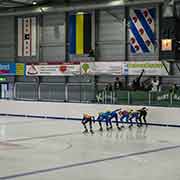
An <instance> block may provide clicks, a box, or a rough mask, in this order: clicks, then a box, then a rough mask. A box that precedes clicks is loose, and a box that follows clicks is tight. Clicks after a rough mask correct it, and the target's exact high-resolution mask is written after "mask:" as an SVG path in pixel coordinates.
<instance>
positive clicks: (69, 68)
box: [26, 64, 80, 76]
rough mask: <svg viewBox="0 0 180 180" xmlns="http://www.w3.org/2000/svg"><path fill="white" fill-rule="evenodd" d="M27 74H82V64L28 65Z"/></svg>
mask: <svg viewBox="0 0 180 180" xmlns="http://www.w3.org/2000/svg"><path fill="white" fill-rule="evenodd" d="M26 75H27V76H74V75H80V64H60V65H47V64H46V65H41V64H40V65H34V64H31V65H27V66H26Z"/></svg>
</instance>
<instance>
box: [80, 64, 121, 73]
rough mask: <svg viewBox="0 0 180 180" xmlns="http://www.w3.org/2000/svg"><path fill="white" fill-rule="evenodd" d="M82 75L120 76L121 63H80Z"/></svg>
mask: <svg viewBox="0 0 180 180" xmlns="http://www.w3.org/2000/svg"><path fill="white" fill-rule="evenodd" d="M81 74H82V75H86V74H87V75H103V74H104V75H122V62H86V63H81Z"/></svg>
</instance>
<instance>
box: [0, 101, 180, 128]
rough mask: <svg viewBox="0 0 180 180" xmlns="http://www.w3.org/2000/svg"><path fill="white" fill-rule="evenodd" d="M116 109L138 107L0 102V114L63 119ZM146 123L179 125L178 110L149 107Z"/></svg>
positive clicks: (179, 113)
mask: <svg viewBox="0 0 180 180" xmlns="http://www.w3.org/2000/svg"><path fill="white" fill-rule="evenodd" d="M118 108H124V109H129V108H134V109H138V108H140V106H121V105H102V104H80V103H54V102H29V101H11V100H1V101H0V113H1V114H2V113H5V114H20V115H36V116H53V117H65V118H81V117H82V114H83V113H85V112H87V113H91V114H93V115H97V113H98V112H102V111H106V110H114V109H118ZM147 119H148V122H150V123H158V124H172V125H180V108H167V107H149V112H148V118H147Z"/></svg>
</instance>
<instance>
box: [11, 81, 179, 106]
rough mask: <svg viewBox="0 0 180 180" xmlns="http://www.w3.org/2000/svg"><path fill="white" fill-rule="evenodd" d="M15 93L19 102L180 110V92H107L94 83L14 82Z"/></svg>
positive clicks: (101, 86)
mask: <svg viewBox="0 0 180 180" xmlns="http://www.w3.org/2000/svg"><path fill="white" fill-rule="evenodd" d="M13 91H14V96H13V97H12V98H11V99H17V100H30V101H52V102H53V101H56V102H82V103H100V104H125V105H151V106H172V107H173V106H174V107H180V91H176V92H174V93H172V92H170V91H161V92H151V91H129V90H114V89H111V90H107V88H105V86H103V85H95V84H92V83H91V84H90V83H81V84H80V83H71V84H64V83H40V84H38V83H24V82H17V83H15V85H14V90H13Z"/></svg>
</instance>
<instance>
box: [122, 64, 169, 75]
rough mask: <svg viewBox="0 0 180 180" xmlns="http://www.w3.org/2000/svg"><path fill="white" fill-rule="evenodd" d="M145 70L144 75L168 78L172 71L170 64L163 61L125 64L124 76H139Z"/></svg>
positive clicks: (123, 68)
mask: <svg viewBox="0 0 180 180" xmlns="http://www.w3.org/2000/svg"><path fill="white" fill-rule="evenodd" d="M143 69H144V75H149V76H167V75H168V72H169V70H170V66H169V63H167V62H163V63H162V62H161V61H148V62H147V61H146V62H145V61H142V62H141V61H139V62H134V61H133V62H124V63H123V67H122V71H123V73H122V74H123V75H139V74H140V73H141V71H142V70H143Z"/></svg>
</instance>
